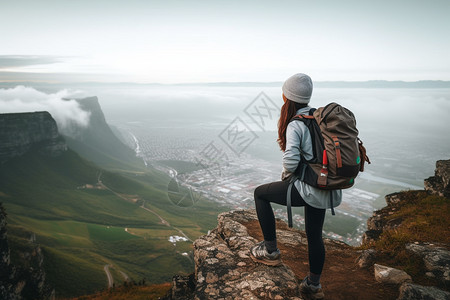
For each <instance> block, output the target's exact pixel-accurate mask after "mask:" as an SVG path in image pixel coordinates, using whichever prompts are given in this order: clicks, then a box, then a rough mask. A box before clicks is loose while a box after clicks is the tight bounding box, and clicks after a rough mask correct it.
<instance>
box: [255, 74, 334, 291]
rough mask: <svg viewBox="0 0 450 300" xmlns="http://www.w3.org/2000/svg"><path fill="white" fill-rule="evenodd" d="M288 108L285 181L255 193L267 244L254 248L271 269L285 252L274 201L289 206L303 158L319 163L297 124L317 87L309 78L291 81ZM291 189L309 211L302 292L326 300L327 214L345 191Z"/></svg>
mask: <svg viewBox="0 0 450 300" xmlns="http://www.w3.org/2000/svg"><path fill="white" fill-rule="evenodd" d="M282 90H283V99H284V104H283V107H282V108H281V114H280V119H279V121H278V140H277V142H278V144H279V146H280V148H281V150H282V151H283V173H282V175H281V179H282V180H281V181H275V182H271V183H267V184H263V185H260V186H258V187H257V188H256V189H255V193H254V197H255V206H256V212H257V214H258V219H259V224H260V226H261V230H262V232H263V235H264V241H262V242H260V243H258V244H256V245H255V246H254V247H252V248H251V250H250V253H251V257H252V259H253V260H254V261H257V262H260V263H264V264H267V265H272V266H274V265H278V264H280V263H281V253H280V250H278V248H277V239H276V233H275V232H276V231H275V217H274V214H273V210H272V207H271V205H270V203H271V202H274V203H277V204H281V205H286V202H287V200H286V199H287V191H288V186H289V182H290V179H291V176H292V175H293V174H294V172H295V171H296V169H297V168H298V167H299V168H300V169H299V170H300V172H297V174H302V165H301V164H300V165H299V163H300V161H301V157H302V156H303V158H304V159H306V160H309V159H312V158H313V148H312V140H311V135H310V134H309V131H308V128H307V127H306V125H305V124H304V123H303V122H301V121H292V122H291V119H292V118H293V117H294V116H295V115H298V114H303V115H308V114H309V111H310V109H311V108H310V107H309V106H308V104H309V101H310V99H311V94H312V90H313V84H312V81H311V78H310V77H309V76H308V75H306V74H302V73H299V74H295V75H293V76H291V77H290V78H288V79H287V80H286V81H285V82H284V84H283V87H282ZM294 187H295V188H292V189H291V201H292V206H303V207H304V208H305V231H306V235H307V239H308V256H309V269H310V272H309V274H308V275H307V276H306V277H305V279H304V280H303V281H302V283H301V284H300V291H301V292H302V293H303V294H308V295H310V296H311V297H312V298H313V299H323V297H324V294H323V291H322V286H321V284H320V276H321V274H322V269H323V265H324V261H325V247H324V245H323V240H322V227H323V222H324V219H325V210H326V209H327V208H330V205H331V204H330V193H333V194H332V200H333V204H332V205H333V207H336V206H338V205H339V204H340V203H341V200H342V191H341V190H332V191H325V190H320V189H317V188H315V187H312V186H310V185H308V184H306V183H304V182H303V181H302V180H301V176H300V178H299V179H296V180H295V182H294Z"/></svg>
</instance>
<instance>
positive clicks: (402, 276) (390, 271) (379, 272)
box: [374, 264, 412, 284]
mask: <svg viewBox="0 0 450 300" xmlns="http://www.w3.org/2000/svg"><path fill="white" fill-rule="evenodd" d="M374 271H375V280H376V281H378V282H381V283H388V284H402V283H404V282H411V281H412V279H411V276H409V275H408V274H407V273H406V272H404V271H402V270H398V269H394V268H391V267H386V266H382V265H379V264H375V265H374Z"/></svg>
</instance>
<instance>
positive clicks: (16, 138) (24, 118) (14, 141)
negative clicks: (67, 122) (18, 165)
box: [0, 111, 67, 163]
mask: <svg viewBox="0 0 450 300" xmlns="http://www.w3.org/2000/svg"><path fill="white" fill-rule="evenodd" d="M32 148H34V149H35V150H37V151H39V152H41V153H44V154H45V155H50V156H58V155H60V154H61V153H62V152H64V151H66V150H67V145H66V143H65V141H64V139H63V138H62V137H61V136H60V135H59V133H58V127H57V125H56V122H55V120H54V119H53V118H52V116H51V115H50V114H49V113H48V112H45V111H43V112H32V113H18V114H0V163H3V162H5V161H7V160H8V159H10V158H13V157H16V156H20V155H23V154H25V153H26V152H27V151H29V150H30V149H32Z"/></svg>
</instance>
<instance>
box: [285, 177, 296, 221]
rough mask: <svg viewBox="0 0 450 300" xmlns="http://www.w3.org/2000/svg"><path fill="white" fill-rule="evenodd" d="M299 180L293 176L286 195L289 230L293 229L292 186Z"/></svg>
mask: <svg viewBox="0 0 450 300" xmlns="http://www.w3.org/2000/svg"><path fill="white" fill-rule="evenodd" d="M297 178H298V177H297V176H295V175H293V176H292V178H291V180H289V185H288V189H287V195H286V208H287V215H288V226H289V228H292V199H291V193H292V186H293V185H294V182H295V181H296V180H297Z"/></svg>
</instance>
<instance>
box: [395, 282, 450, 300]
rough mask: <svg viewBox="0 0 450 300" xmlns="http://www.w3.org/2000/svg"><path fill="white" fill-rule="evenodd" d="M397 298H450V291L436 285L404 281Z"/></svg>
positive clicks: (442, 299)
mask: <svg viewBox="0 0 450 300" xmlns="http://www.w3.org/2000/svg"><path fill="white" fill-rule="evenodd" d="M397 300H450V293H449V292H446V291H442V290H440V289H437V288H435V287H430V286H421V285H417V284H413V283H404V284H403V285H402V286H401V287H400V296H399V297H398V298H397Z"/></svg>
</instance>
